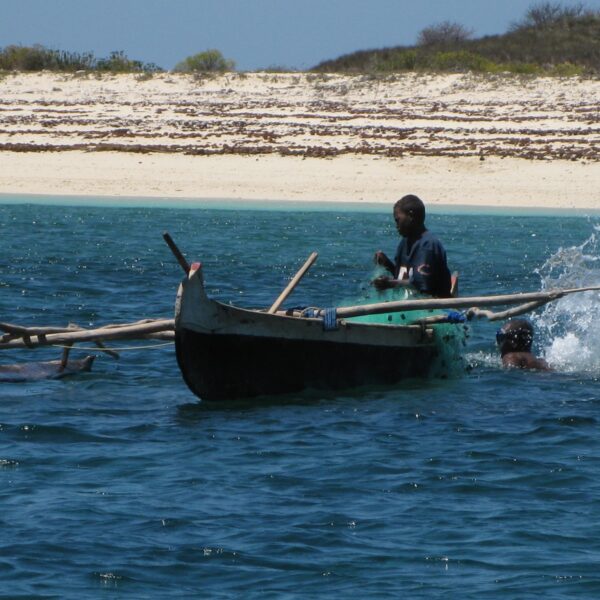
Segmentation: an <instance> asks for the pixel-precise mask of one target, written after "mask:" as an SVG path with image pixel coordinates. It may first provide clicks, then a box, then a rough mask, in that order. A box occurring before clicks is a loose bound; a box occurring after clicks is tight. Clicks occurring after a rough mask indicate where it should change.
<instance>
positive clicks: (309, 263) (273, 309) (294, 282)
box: [267, 252, 319, 315]
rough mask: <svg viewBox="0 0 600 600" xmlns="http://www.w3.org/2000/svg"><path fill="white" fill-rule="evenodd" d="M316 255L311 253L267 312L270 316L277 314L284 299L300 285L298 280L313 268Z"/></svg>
mask: <svg viewBox="0 0 600 600" xmlns="http://www.w3.org/2000/svg"><path fill="white" fill-rule="evenodd" d="M318 256H319V255H318V254H317V253H316V252H313V253H312V254H311V255H310V256H309V257H308V259H307V261H306V262H305V263H304V264H303V265H302V267H301V268H300V270H299V271H298V272H297V273H296V274H295V275H294V277H293V279H292V280H291V281H290V282H289V283H288V284H287V287H286V288H285V290H283V292H281V294H280V295H279V298H277V300H275V302H274V304H273V306H271V308H270V309H269V310H268V311H267V312H268V313H269V314H270V315H272V314H274V313H276V312H277V309H278V308H279V307H280V306H281V305H282V304H283V303H284V302H285V300H286V298H287V297H288V296H289V295H290V294H291V293H292V292H293V291H294V288H295V287H296V286H297V285H298V283H300V280H301V279H302V278H303V277H304V275H306V272H307V271H308V270H309V269H310V268H311V267H312V266H313V264H314V262H315V261H316V260H317V258H318Z"/></svg>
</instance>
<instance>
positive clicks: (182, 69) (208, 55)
mask: <svg viewBox="0 0 600 600" xmlns="http://www.w3.org/2000/svg"><path fill="white" fill-rule="evenodd" d="M234 69H235V62H234V61H232V60H229V59H227V58H225V57H224V56H223V54H221V52H220V51H219V50H215V49H211V50H205V51H204V52H199V53H198V54H194V55H192V56H188V57H187V58H185V59H184V60H182V61H181V62H180V63H177V65H175V69H174V70H175V72H178V73H225V72H226V71H233V70H234Z"/></svg>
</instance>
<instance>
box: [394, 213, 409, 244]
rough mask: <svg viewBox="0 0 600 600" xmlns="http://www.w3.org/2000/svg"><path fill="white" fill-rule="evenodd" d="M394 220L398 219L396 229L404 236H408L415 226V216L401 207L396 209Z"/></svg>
mask: <svg viewBox="0 0 600 600" xmlns="http://www.w3.org/2000/svg"><path fill="white" fill-rule="evenodd" d="M394 221H396V229H397V230H398V233H399V234H400V235H401V236H402V237H406V236H407V235H408V234H409V233H410V231H411V229H412V226H413V218H412V217H411V216H410V215H409V214H407V213H405V212H404V211H402V209H400V208H395V209H394Z"/></svg>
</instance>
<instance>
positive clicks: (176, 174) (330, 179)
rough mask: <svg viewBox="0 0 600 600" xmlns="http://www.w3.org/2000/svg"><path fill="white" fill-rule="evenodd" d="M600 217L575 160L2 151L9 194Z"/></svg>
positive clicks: (3, 187) (592, 166)
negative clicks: (415, 198) (404, 201)
mask: <svg viewBox="0 0 600 600" xmlns="http://www.w3.org/2000/svg"><path fill="white" fill-rule="evenodd" d="M408 193H415V194H417V195H419V196H420V197H422V199H423V200H424V201H425V203H426V204H427V206H429V207H431V208H434V207H473V208H482V207H483V208H485V207H487V208H489V209H542V210H566V211H569V210H578V211H585V210H595V209H596V210H597V209H600V165H599V164H597V163H581V162H572V161H551V162H546V161H531V160H525V159H515V158H506V159H500V158H497V157H490V158H487V159H486V160H485V161H481V160H479V159H474V158H446V157H437V158H432V157H405V158H401V159H389V158H381V157H365V156H353V155H349V156H342V157H336V158H332V159H323V158H300V157H279V156H272V155H269V156H258V157H255V156H227V155H226V156H212V157H201V156H187V155H182V154H158V153H156V154H143V155H138V154H132V153H122V152H80V151H68V152H38V153H11V152H0V194H2V195H3V196H5V197H6V196H9V195H19V196H23V195H25V196H53V197H96V198H109V199H110V198H112V199H118V198H122V199H123V200H125V199H127V198H130V199H131V198H146V199H152V198H155V199H157V200H158V199H160V200H161V201H163V202H165V203H168V202H169V201H171V202H173V203H176V204H178V205H185V204H186V203H194V202H196V203H198V202H202V201H214V200H219V199H221V200H227V201H237V202H242V203H243V202H249V203H252V202H264V203H267V204H268V203H286V202H291V203H297V204H298V203H299V204H303V205H310V204H315V203H317V204H318V203H333V204H335V203H342V204H356V205H361V204H364V205H381V206H385V205H390V204H392V203H393V202H394V201H395V200H397V199H398V198H399V197H401V196H402V195H404V194H408Z"/></svg>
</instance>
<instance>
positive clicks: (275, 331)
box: [175, 263, 439, 401]
mask: <svg viewBox="0 0 600 600" xmlns="http://www.w3.org/2000/svg"><path fill="white" fill-rule="evenodd" d="M175 347H176V353H177V362H178V363H179V368H180V369H181V373H182V375H183V378H184V380H185V382H186V383H187V385H188V386H189V388H190V390H191V391H192V392H193V393H194V394H196V396H198V397H199V398H201V399H202V400H206V401H219V400H228V399H234V398H251V397H256V396H263V395H274V394H285V393H290V392H299V391H301V390H304V389H306V388H312V389H318V390H340V389H344V388H353V387H358V386H362V385H371V384H384V385H389V384H395V383H398V382H399V381H401V380H403V379H405V378H408V377H411V378H412V377H426V376H427V375H428V374H429V370H430V365H431V364H432V363H433V361H434V359H435V357H436V356H437V353H438V351H439V345H438V344H436V339H435V331H434V328H433V327H431V326H424V325H396V324H382V323H361V322H353V321H351V320H348V319H334V322H333V323H330V324H329V326H326V323H325V321H324V319H322V318H315V317H311V316H290V315H288V314H286V313H284V312H278V313H276V314H269V313H267V312H266V311H262V310H249V309H244V308H238V307H235V306H231V305H227V304H223V303H221V302H217V301H215V300H212V299H210V298H209V297H208V296H207V294H206V291H205V287H204V279H203V273H202V266H201V265H200V264H199V263H195V264H193V265H192V266H191V268H190V270H189V273H188V276H187V277H186V278H185V279H184V280H183V282H182V284H181V285H180V287H179V291H178V295H177V303H176V311H175Z"/></svg>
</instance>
